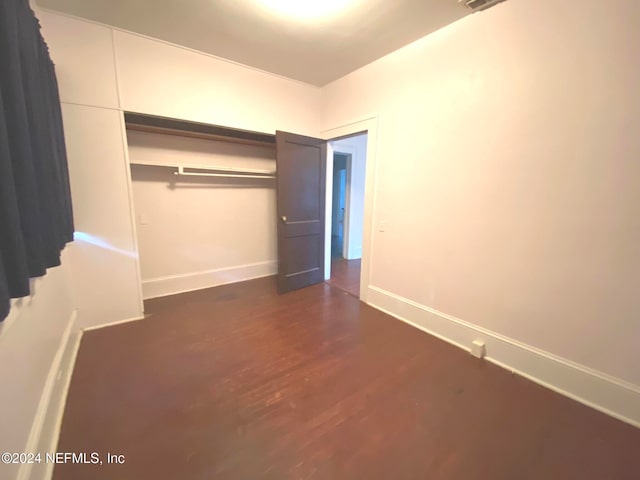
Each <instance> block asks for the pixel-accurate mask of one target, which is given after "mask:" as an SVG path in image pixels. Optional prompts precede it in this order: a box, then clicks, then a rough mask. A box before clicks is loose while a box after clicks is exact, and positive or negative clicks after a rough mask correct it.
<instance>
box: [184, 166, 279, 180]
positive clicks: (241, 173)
mask: <svg viewBox="0 0 640 480" xmlns="http://www.w3.org/2000/svg"><path fill="white" fill-rule="evenodd" d="M184 168H185V167H178V171H177V172H174V175H179V176H191V177H226V178H276V175H275V172H270V171H267V170H241V169H239V168H210V169H209V170H212V171H214V172H216V173H205V172H185V171H184ZM221 171H222V172H225V171H226V172H235V173H217V172H221Z"/></svg>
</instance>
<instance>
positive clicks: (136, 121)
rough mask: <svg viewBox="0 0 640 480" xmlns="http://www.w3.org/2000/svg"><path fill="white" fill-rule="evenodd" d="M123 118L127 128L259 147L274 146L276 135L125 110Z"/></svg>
mask: <svg viewBox="0 0 640 480" xmlns="http://www.w3.org/2000/svg"><path fill="white" fill-rule="evenodd" d="M124 120H125V125H126V127H127V129H128V130H136V131H141V132H149V133H162V134H165V135H177V136H181V137H191V138H201V139H206V140H217V141H223V142H233V143H241V144H244V145H255V146H261V147H275V144H276V136H275V135H272V134H268V133H261V132H253V131H250V130H240V129H237V128H229V127H223V126H220V125H211V124H208V123H200V122H191V121H188V120H179V119H176V118H169V117H158V116H155V115H145V114H142V113H134V112H125V113H124Z"/></svg>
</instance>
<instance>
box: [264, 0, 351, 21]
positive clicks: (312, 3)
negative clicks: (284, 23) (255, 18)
mask: <svg viewBox="0 0 640 480" xmlns="http://www.w3.org/2000/svg"><path fill="white" fill-rule="evenodd" d="M259 3H261V4H262V5H263V6H265V7H267V8H269V9H270V10H272V11H274V12H276V13H278V14H280V15H284V16H287V17H292V18H299V19H318V18H323V17H328V16H331V15H333V14H336V13H339V12H340V11H342V10H346V8H347V7H348V6H349V5H350V4H352V3H354V2H353V0H259Z"/></svg>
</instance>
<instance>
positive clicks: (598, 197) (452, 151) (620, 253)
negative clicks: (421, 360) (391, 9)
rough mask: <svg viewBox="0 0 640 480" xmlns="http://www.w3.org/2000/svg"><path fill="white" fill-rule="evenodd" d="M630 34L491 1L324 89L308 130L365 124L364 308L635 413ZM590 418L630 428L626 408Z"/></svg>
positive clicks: (616, 19)
mask: <svg viewBox="0 0 640 480" xmlns="http://www.w3.org/2000/svg"><path fill="white" fill-rule="evenodd" d="M639 19H640V5H639V4H638V2H636V1H634V0H614V1H610V2H596V1H587V2H584V1H577V0H569V1H565V2H557V1H553V0H538V1H535V2H530V1H526V0H509V1H508V2H505V3H503V4H500V5H498V6H496V7H495V8H492V9H489V10H487V11H485V12H482V13H480V14H477V15H472V16H470V17H468V18H465V19H463V20H461V21H459V22H457V23H455V24H453V25H451V26H449V27H447V28H445V29H443V30H441V31H439V32H436V33H435V34H433V35H431V36H428V37H426V38H424V39H422V40H420V41H418V42H416V43H414V44H412V45H410V46H407V47H405V48H403V49H401V50H399V51H397V52H395V53H393V54H391V55H389V56H387V57H385V58H383V59H381V60H379V61H377V62H375V63H373V64H371V65H369V66H367V67H364V68H362V69H360V70H358V71H356V72H354V73H352V74H350V75H348V76H346V77H345V78H343V79H340V80H338V81H336V82H334V83H332V84H330V85H328V86H327V87H326V88H325V90H324V94H325V104H326V105H325V110H324V112H325V114H324V117H325V118H324V128H331V127H333V126H335V125H343V124H347V123H348V122H349V121H353V120H354V119H357V118H360V117H362V116H364V115H369V114H370V113H371V112H377V113H378V114H379V119H380V120H379V122H380V123H379V135H378V150H377V155H378V157H377V158H378V170H377V187H376V190H375V202H376V208H375V211H374V224H375V225H376V226H379V224H380V222H381V221H384V222H385V223H386V230H385V231H384V232H380V231H378V229H377V228H376V229H375V232H374V237H373V244H372V252H373V253H372V258H371V276H370V282H371V285H373V286H374V288H373V290H375V294H376V295H375V298H376V300H375V302H378V304H379V306H383V307H384V308H386V309H387V310H390V311H392V313H395V314H397V315H401V316H405V317H406V316H407V315H415V318H412V319H410V320H412V321H414V323H417V324H421V322H423V324H422V325H423V326H424V327H425V328H429V329H431V330H437V332H436V333H439V334H440V335H442V336H445V337H450V339H453V335H454V334H453V333H452V330H453V329H454V327H455V328H458V327H459V326H464V328H465V329H467V331H468V335H467V337H469V338H473V336H481V337H484V338H486V341H487V342H488V353H489V355H490V356H491V355H492V354H495V353H496V348H497V347H495V348H494V345H493V343H499V342H498V338H500V339H502V340H505V341H506V342H507V343H509V344H510V345H517V346H518V348H519V349H521V350H522V351H525V350H526V351H527V352H528V353H527V355H530V356H531V358H533V357H535V358H536V359H537V360H535V361H538V360H540V361H541V362H543V361H547V360H548V361H550V362H552V363H553V362H555V363H554V365H556V366H558V365H559V364H562V365H565V366H566V365H569V366H570V369H574V370H572V372H573V373H572V375H573V376H574V377H575V378H578V376H579V374H578V373H576V372H579V371H580V372H582V373H581V374H580V375H582V374H584V375H587V376H589V375H590V376H591V377H590V378H592V379H593V381H594V382H595V381H596V380H595V379H596V378H597V379H602V380H603V381H604V382H605V383H607V382H608V385H609V386H610V387H611V388H614V386H615V388H619V389H620V391H621V392H622V391H624V392H626V393H624V395H627V394H628V396H627V397H625V398H633V399H635V400H636V401H637V400H639V399H640V396H638V395H639V394H640V362H639V361H638V352H639V351H640V334H639V333H638V332H639V331H640V320H639V319H640V317H638V314H637V312H638V311H640V295H639V294H638V293H639V292H638V285H639V280H640V250H639V249H638V247H637V245H638V244H639V242H640V223H639V221H638V219H639V218H640V183H639V182H640V162H638V161H637V160H638V158H639V157H640V136H638V135H637V127H638V125H639V124H640V101H639V100H638V96H637V95H636V90H637V85H638V84H639V83H640V66H639V64H638V58H639V57H638V55H637V48H636V45H640V29H638V28H637V27H638V20H639ZM400 312H403V313H400ZM441 320H442V327H440V326H437V325H436V323H437V322H440V321H441ZM438 325H440V323H438ZM438 329H440V330H438ZM467 337H460V339H459V340H455V339H453V340H454V341H459V342H461V343H463V346H465V347H468V346H469V344H468V343H467V341H468V340H469V338H467ZM502 340H500V341H502ZM492 342H493V343H492ZM492 348H493V351H492ZM544 359H546V360H544ZM497 361H501V362H502V363H506V364H509V362H512V361H515V360H513V358H511V359H509V358H503V359H497ZM528 368H532V369H533V366H532V364H529V365H526V362H525V365H524V366H522V369H524V370H526V369H528ZM554 368H555V367H554ZM558 368H560V367H558ZM531 371H533V370H531ZM525 373H526V372H525ZM545 374H546V373H545ZM541 375H542V374H541ZM550 375H551V374H550ZM554 375H555V374H554ZM552 377H553V375H551V376H550V377H549V379H548V380H545V381H546V382H547V383H551V384H553V382H554V381H555V380H553V379H552ZM563 378H564V377H563ZM585 378H586V377H585ZM556 380H557V378H556ZM565 380H567V379H566V378H565ZM567 381H568V380H567ZM556 387H558V388H563V389H565V390H567V391H569V393H572V390H571V389H574V390H576V389H577V390H579V389H580V388H582V387H576V386H575V385H574V386H567V385H563V386H557V385H556ZM607 388H608V387H607ZM573 393H575V391H573ZM600 393H602V392H600ZM582 394H584V395H585V396H589V395H594V396H598V395H600V394H599V393H597V392H594V391H590V390H589V386H588V385H587V386H585V387H584V389H583V392H582V393H580V394H576V395H582ZM621 395H622V393H621ZM600 398H602V399H605V400H603V401H606V395H604V394H603V395H600ZM587 400H588V399H587ZM594 402H595V400H594ZM601 406H602V405H601ZM602 408H610V409H612V410H615V409H617V411H618V413H620V412H623V411H624V412H623V413H621V415H622V416H626V417H627V418H633V419H634V420H635V421H636V422H640V402H637V405H636V406H634V405H631V404H630V403H629V402H626V403H625V402H621V403H620V405H617V406H610V407H607V406H604V407H602Z"/></svg>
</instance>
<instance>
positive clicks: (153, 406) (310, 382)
mask: <svg viewBox="0 0 640 480" xmlns="http://www.w3.org/2000/svg"><path fill="white" fill-rule="evenodd" d="M146 310H147V313H148V314H149V315H148V317H147V318H145V319H144V320H140V321H136V322H130V323H124V324H120V325H116V326H113V327H109V328H104V329H100V330H94V331H89V332H86V333H85V335H84V337H83V339H82V343H81V346H80V351H79V353H78V358H77V364H76V367H75V371H74V374H73V378H72V381H71V387H70V391H69V396H68V401H67V405H66V410H65V416H64V420H63V424H62V431H61V437H60V443H59V445H58V447H57V451H58V452H99V453H100V454H101V455H102V457H101V458H102V459H103V460H104V461H105V463H104V464H103V465H87V464H72V463H67V464H59V465H56V468H55V471H54V479H55V480H85V479H92V480H107V479H108V480H114V479H117V480H165V479H166V480H175V479H182V480H191V479H193V480H195V479H199V480H212V479H224V480H259V479H273V480H283V479H291V480H294V479H296V480H297V479H312V480H352V479H356V480H357V479H363V480H376V479H380V480H389V479H400V480H409V479H416V480H423V479H429V480H514V479H518V480H541V479H544V480H574V479H580V480H603V479H612V480H613V479H615V480H637V479H638V472H640V456H639V455H638V453H639V452H640V430H639V429H636V428H634V427H631V426H629V425H627V424H624V423H622V422H620V421H617V420H615V419H613V418H610V417H608V416H606V415H604V414H601V413H599V412H597V411H595V410H592V409H590V408H588V407H585V406H583V405H581V404H579V403H576V402H574V401H573V400H570V399H568V398H566V397H562V396H560V395H558V394H556V393H554V392H552V391H550V390H547V389H545V388H543V387H540V386H538V385H536V384H534V383H532V382H530V381H528V380H525V379H524V378H521V377H518V376H514V375H512V374H511V373H510V372H508V371H506V370H503V369H501V368H499V367H497V366H495V365H492V364H490V363H487V362H485V361H482V360H479V359H476V358H474V357H472V356H471V355H469V354H468V353H467V352H464V351H463V350H460V349H458V348H456V347H453V346H451V345H449V344H447V343H445V342H443V341H441V340H438V339H437V338H435V337H432V336H430V335H428V334H426V333H424V332H422V331H420V330H417V329H415V328H413V327H411V326H409V325H407V324H405V323H403V322H401V321H399V320H396V319H394V318H392V317H390V316H388V315H386V314H384V313H382V312H380V311H378V310H375V309H373V308H371V307H369V306H367V305H365V304H363V303H362V302H360V301H358V299H356V298H354V297H353V296H351V295H348V294H345V292H344V291H343V290H340V289H338V288H335V287H332V286H331V285H328V284H326V283H322V284H319V285H315V286H312V287H309V288H305V289H302V290H298V291H295V292H291V293H288V294H285V295H278V294H277V292H276V282H275V279H274V278H263V279H258V280H252V281H250V282H244V283H238V284H232V285H225V286H221V287H217V288H213V289H207V290H200V291H197V292H190V293H184V294H181V295H175V296H171V297H164V298H159V299H155V300H151V301H148V302H147V303H146ZM107 453H111V454H112V455H113V454H117V455H123V456H124V457H123V458H124V460H125V463H124V464H107V463H106V455H107Z"/></svg>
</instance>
